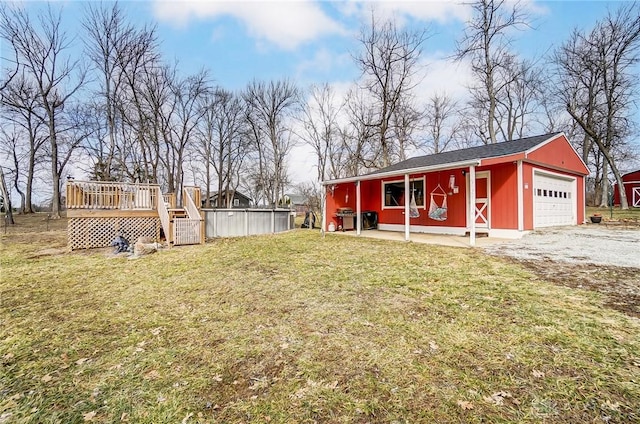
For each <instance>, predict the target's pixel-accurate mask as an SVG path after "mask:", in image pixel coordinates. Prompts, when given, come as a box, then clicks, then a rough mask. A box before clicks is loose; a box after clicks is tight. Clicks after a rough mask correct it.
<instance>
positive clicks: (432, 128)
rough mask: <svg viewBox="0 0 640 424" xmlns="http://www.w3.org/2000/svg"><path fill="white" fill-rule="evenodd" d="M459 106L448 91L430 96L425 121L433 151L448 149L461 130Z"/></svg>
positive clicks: (438, 151)
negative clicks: (458, 115)
mask: <svg viewBox="0 0 640 424" xmlns="http://www.w3.org/2000/svg"><path fill="white" fill-rule="evenodd" d="M457 107H458V103H457V102H456V101H455V100H453V99H452V98H451V97H449V96H448V95H447V94H446V93H436V94H434V95H432V96H431V97H430V98H429V102H428V103H427V105H426V108H425V121H426V130H427V134H428V135H429V139H430V144H431V148H430V150H431V152H432V153H440V152H444V151H445V150H447V149H448V148H449V146H450V145H451V143H452V142H453V141H454V140H455V139H456V136H457V135H458V133H459V132H460V125H461V123H460V120H458V119H457Z"/></svg>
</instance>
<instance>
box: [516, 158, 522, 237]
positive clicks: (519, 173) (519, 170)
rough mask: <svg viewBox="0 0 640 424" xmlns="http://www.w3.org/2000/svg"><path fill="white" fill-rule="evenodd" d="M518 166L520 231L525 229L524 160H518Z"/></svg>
mask: <svg viewBox="0 0 640 424" xmlns="http://www.w3.org/2000/svg"><path fill="white" fill-rule="evenodd" d="M516 166H517V167H518V169H517V175H518V231H523V230H524V178H523V175H522V161H521V160H519V161H518V162H517V165H516Z"/></svg>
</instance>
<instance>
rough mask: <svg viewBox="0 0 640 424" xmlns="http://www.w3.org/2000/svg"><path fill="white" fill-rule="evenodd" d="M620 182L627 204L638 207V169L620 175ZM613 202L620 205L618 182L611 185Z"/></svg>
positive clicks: (639, 188)
mask: <svg viewBox="0 0 640 424" xmlns="http://www.w3.org/2000/svg"><path fill="white" fill-rule="evenodd" d="M622 184H623V185H624V191H625V193H626V195H627V202H629V206H631V207H634V208H640V169H638V170H637V171H633V172H627V173H626V174H624V175H623V176H622ZM613 204H614V205H620V192H619V191H618V184H617V183H616V184H614V185H613Z"/></svg>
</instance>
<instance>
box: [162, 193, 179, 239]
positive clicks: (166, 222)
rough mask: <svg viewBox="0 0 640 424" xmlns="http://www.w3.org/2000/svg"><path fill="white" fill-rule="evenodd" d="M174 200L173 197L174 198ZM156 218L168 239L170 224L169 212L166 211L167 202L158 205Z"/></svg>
mask: <svg viewBox="0 0 640 424" xmlns="http://www.w3.org/2000/svg"><path fill="white" fill-rule="evenodd" d="M158 193H159V194H162V193H160V187H158ZM174 199H175V197H174ZM158 217H160V225H162V230H163V231H164V235H165V238H167V239H169V237H170V236H171V234H172V231H171V222H170V221H169V210H168V209H167V202H160V203H158Z"/></svg>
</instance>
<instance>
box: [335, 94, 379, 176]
mask: <svg viewBox="0 0 640 424" xmlns="http://www.w3.org/2000/svg"><path fill="white" fill-rule="evenodd" d="M366 94H367V93H366V92H365V91H363V90H359V89H351V90H349V92H348V93H347V97H346V99H345V103H344V106H343V107H344V110H345V114H346V116H347V123H346V124H345V125H343V126H342V129H341V131H340V133H341V138H342V143H341V144H342V148H341V149H340V150H339V151H338V152H337V157H336V162H337V163H340V164H341V174H342V175H341V176H351V175H358V174H359V173H360V172H362V171H364V170H368V169H377V168H382V167H383V162H382V160H381V158H380V156H381V149H380V145H379V143H377V137H376V135H377V128H376V127H375V126H374V125H371V122H373V121H374V120H375V113H376V112H375V110H374V108H373V106H371V105H370V102H369V101H368V100H367V96H366Z"/></svg>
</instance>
